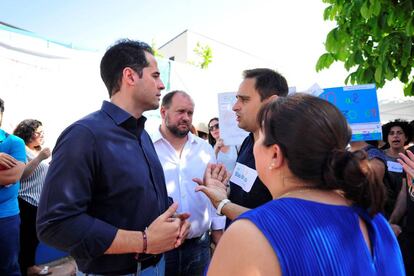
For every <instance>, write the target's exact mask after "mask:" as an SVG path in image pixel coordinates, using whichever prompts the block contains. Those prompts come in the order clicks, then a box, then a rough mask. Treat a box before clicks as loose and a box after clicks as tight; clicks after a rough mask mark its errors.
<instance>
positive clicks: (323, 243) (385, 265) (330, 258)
mask: <svg viewBox="0 0 414 276" xmlns="http://www.w3.org/2000/svg"><path fill="white" fill-rule="evenodd" d="M358 216H359V217H361V218H362V219H363V220H364V221H365V222H366V225H367V228H368V233H369V237H370V241H371V247H372V255H371V253H370V251H369V249H368V247H367V246H366V243H365V240H364V237H363V235H362V232H361V231H360V227H359V221H358ZM238 219H247V220H249V221H251V222H252V223H253V224H255V225H256V227H257V228H258V229H259V230H260V231H261V232H262V233H263V235H264V236H265V237H266V238H267V240H268V242H269V243H270V245H271V246H272V248H273V250H274V252H275V254H276V256H277V258H278V260H279V263H280V267H281V270H282V274H283V275H301V276H303V275H312V276H316V275H347V276H348V275H364V276H365V275H392V276H395V275H405V272H404V264H403V261H402V257H401V252H400V248H399V246H398V243H397V240H396V238H395V236H394V233H393V232H392V230H391V228H390V227H389V225H388V223H387V221H386V220H385V219H384V217H383V216H382V215H381V214H378V215H376V216H375V217H374V218H370V217H369V216H368V213H367V212H366V211H365V210H363V209H361V208H358V207H347V206H336V205H330V204H324V203H318V202H314V201H308V200H304V199H298V198H282V199H278V200H272V201H270V202H268V203H266V204H264V205H262V206H260V207H258V208H256V209H253V210H251V211H248V212H246V213H244V214H242V215H241V216H240V217H239V218H238Z"/></svg>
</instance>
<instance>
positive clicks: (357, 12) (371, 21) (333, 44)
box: [316, 0, 414, 96]
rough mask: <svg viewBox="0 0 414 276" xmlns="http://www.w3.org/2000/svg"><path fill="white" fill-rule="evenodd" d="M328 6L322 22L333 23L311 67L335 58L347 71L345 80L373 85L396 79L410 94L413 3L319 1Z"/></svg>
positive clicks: (392, 0) (412, 91)
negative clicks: (322, 51)
mask: <svg viewBox="0 0 414 276" xmlns="http://www.w3.org/2000/svg"><path fill="white" fill-rule="evenodd" d="M322 1H323V2H324V3H327V4H329V6H328V7H327V8H326V9H325V11H324V14H323V17H324V20H331V21H336V23H337V26H336V27H335V28H334V29H333V30H331V31H330V32H329V33H328V35H327V37H326V42H325V49H326V53H324V54H323V55H321V56H320V57H319V60H318V62H317V64H316V71H320V70H322V69H324V68H329V67H330V66H331V64H332V63H333V62H335V61H340V62H343V63H344V67H345V69H346V70H347V71H348V72H350V73H349V75H348V76H347V77H346V79H345V83H347V84H348V83H351V84H364V83H375V84H376V85H377V87H383V86H384V84H385V82H386V81H387V80H388V81H390V80H392V79H394V78H398V79H399V80H400V81H401V82H402V83H404V84H405V85H404V94H405V95H406V96H408V95H410V96H414V85H413V83H414V76H413V74H411V69H412V68H413V67H414V47H413V43H414V1H413V0H351V1H350V0H322Z"/></svg>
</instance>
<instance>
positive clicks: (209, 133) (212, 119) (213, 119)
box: [207, 117, 219, 147]
mask: <svg viewBox="0 0 414 276" xmlns="http://www.w3.org/2000/svg"><path fill="white" fill-rule="evenodd" d="M212 121H217V122H218V121H219V119H218V118H217V117H214V118H211V119H210V121H208V124H207V127H208V142H209V143H210V145H211V146H213V147H214V145H215V144H216V142H217V141H216V139H214V138H213V135H211V131H210V123H211V122H212Z"/></svg>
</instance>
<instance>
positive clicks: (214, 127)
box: [208, 124, 220, 131]
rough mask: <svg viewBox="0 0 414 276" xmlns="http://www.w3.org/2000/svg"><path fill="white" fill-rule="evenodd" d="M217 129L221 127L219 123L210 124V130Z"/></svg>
mask: <svg viewBox="0 0 414 276" xmlns="http://www.w3.org/2000/svg"><path fill="white" fill-rule="evenodd" d="M215 129H220V126H219V124H215V125H212V126H209V128H208V130H209V131H213V130H215Z"/></svg>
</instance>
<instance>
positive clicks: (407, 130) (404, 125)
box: [382, 119, 412, 145]
mask: <svg viewBox="0 0 414 276" xmlns="http://www.w3.org/2000/svg"><path fill="white" fill-rule="evenodd" d="M396 126H397V127H400V128H401V129H402V131H403V132H404V135H405V137H407V141H406V142H405V144H404V145H408V143H409V142H410V141H411V138H412V136H411V135H412V130H411V127H410V124H409V123H408V121H406V120H402V119H395V120H394V121H390V122H388V123H386V124H385V125H383V126H382V134H383V135H382V139H383V140H384V142H386V143H388V134H389V133H390V130H391V128H393V127H396Z"/></svg>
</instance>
